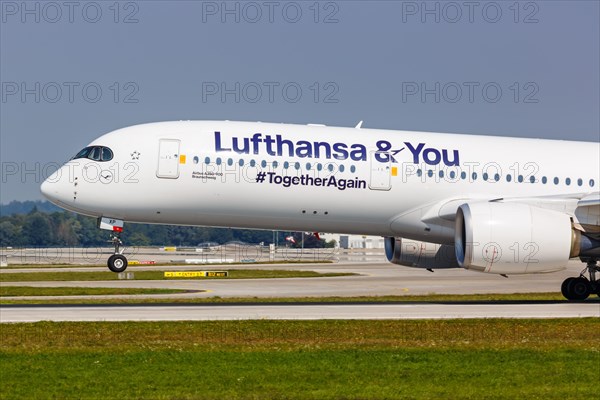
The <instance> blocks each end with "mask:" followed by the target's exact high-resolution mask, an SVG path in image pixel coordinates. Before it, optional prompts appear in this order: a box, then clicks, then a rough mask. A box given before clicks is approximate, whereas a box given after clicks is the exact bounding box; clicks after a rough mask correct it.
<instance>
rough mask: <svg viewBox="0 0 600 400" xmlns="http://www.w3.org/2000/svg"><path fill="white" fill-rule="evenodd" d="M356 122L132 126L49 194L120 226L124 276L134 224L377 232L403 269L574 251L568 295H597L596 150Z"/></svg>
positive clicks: (53, 183) (90, 150)
mask: <svg viewBox="0 0 600 400" xmlns="http://www.w3.org/2000/svg"><path fill="white" fill-rule="evenodd" d="M360 126H361V123H360V124H359V125H358V126H357V127H356V128H339V127H326V126H323V125H288V124H272V123H260V122H230V121H179V122H160V123H152V124H144V125H137V126H132V127H128V128H124V129H119V130H116V131H114V132H110V133H108V134H105V135H103V136H101V137H99V138H98V139H96V140H94V141H93V142H92V143H90V144H89V145H88V146H87V147H85V148H84V149H83V150H81V151H80V152H79V153H77V154H76V155H75V156H74V157H73V158H72V159H71V160H70V161H68V162H67V163H66V164H65V165H64V166H62V167H61V168H60V169H59V170H58V171H56V173H54V174H53V175H52V176H50V177H49V178H48V179H47V180H46V181H45V182H44V183H43V184H42V186H41V191H42V193H43V194H44V196H46V197H47V198H48V199H49V200H50V201H52V202H53V203H55V204H56V205H58V206H60V207H62V208H65V209H67V210H70V211H74V212H76V213H80V214H84V215H89V216H92V217H96V218H98V224H99V227H100V228H101V229H107V230H111V231H113V232H114V236H113V241H114V244H115V252H114V254H113V255H112V256H111V257H110V258H109V259H108V267H109V268H110V270H111V271H114V272H121V271H124V270H125V268H127V259H126V257H125V256H124V255H123V254H122V251H121V244H122V243H121V241H120V239H119V234H120V233H121V232H122V230H123V223H124V221H128V222H138V223H151V224H176V225H203V226H220V227H237V228H253V229H277V230H286V231H311V232H315V231H316V232H336V233H347V234H367V235H379V236H384V237H385V244H386V246H385V250H386V251H385V253H386V256H387V259H388V260H389V261H390V262H392V263H395V264H400V265H405V266H410V267H417V268H427V269H435V268H452V267H456V268H459V267H461V268H466V269H470V270H475V271H481V272H488V273H496V274H501V275H509V274H528V273H542V272H553V271H558V270H562V269H564V268H566V265H567V262H568V261H569V259H571V258H576V257H579V258H580V259H581V260H582V261H583V262H584V263H586V267H585V269H584V270H583V272H582V273H581V275H580V276H579V277H573V278H568V279H566V280H565V281H564V282H563V284H562V287H561V289H562V292H563V294H564V296H565V297H566V298H568V299H572V300H581V299H585V298H587V297H588V296H589V295H590V294H592V293H595V294H598V295H599V296H600V276H598V275H596V274H597V273H598V272H600V268H599V267H598V264H597V261H598V260H599V259H600V192H599V191H598V185H600V161H599V156H600V144H599V143H594V142H573V141H555V140H540V139H521V138H504V137H492V136H471V135H457V134H438V133H427V132H406V131H389V130H375V129H360ZM586 272H587V276H586V274H585V273H586Z"/></svg>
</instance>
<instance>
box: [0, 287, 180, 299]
mask: <svg viewBox="0 0 600 400" xmlns="http://www.w3.org/2000/svg"><path fill="white" fill-rule="evenodd" d="M186 292H187V291H186V290H178V289H142V288H84V287H35V286H0V297H6V296H99V295H136V294H179V293H186Z"/></svg>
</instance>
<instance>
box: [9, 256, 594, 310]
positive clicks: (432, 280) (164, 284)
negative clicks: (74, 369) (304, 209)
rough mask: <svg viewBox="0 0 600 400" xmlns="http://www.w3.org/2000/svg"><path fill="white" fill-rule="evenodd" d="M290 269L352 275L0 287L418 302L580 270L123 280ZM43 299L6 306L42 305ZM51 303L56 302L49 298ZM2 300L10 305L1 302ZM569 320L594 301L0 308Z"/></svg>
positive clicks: (525, 285) (553, 282)
mask: <svg viewBox="0 0 600 400" xmlns="http://www.w3.org/2000/svg"><path fill="white" fill-rule="evenodd" d="M248 268H250V269H257V268H263V269H294V270H312V271H317V272H352V273H356V274H359V275H356V276H346V277H329V278H292V279H222V280H198V279H194V280H156V281H152V280H150V281H143V280H117V281H91V282H73V281H66V282H65V281H54V282H3V283H2V286H33V287H61V286H62V287H65V286H69V287H123V288H170V289H183V290H187V291H189V292H187V293H182V294H176V295H173V294H171V295H144V296H139V295H135V296H134V295H132V296H114V295H113V296H61V297H59V298H60V299H62V300H65V299H67V300H68V299H91V298H94V299H97V298H113V299H114V298H115V297H118V298H140V297H149V298H159V299H160V298H162V299H165V303H168V302H169V300H168V299H172V298H176V297H177V298H206V297H213V296H220V297H244V298H248V297H250V298H252V297H260V298H273V297H296V298H303V297H332V296H343V297H355V296H384V295H419V294H474V293H528V292H557V291H559V290H560V284H561V282H562V281H563V280H564V279H565V278H566V277H569V276H577V275H578V274H579V272H580V271H581V269H582V268H583V265H582V264H581V263H579V262H572V263H570V265H569V268H568V269H567V270H565V271H562V272H558V273H552V274H541V275H520V276H511V277H509V278H503V277H501V276H498V275H489V274H482V273H477V272H471V271H466V270H462V269H455V270H437V271H436V272H434V273H431V272H428V271H424V270H420V269H412V268H406V267H400V266H396V265H393V264H389V263H387V262H372V261H371V262H368V263H360V262H340V263H333V264H276V265H272V264H271V265H268V264H267V265H255V264H253V265H227V266H212V267H210V268H209V267H207V266H190V265H185V266H169V267H164V266H158V267H157V266H132V267H130V268H129V269H128V272H134V273H135V271H136V270H137V271H140V270H189V269H197V270H202V269H229V270H232V269H248ZM40 270H42V269H39V268H27V269H20V270H17V269H5V270H2V271H1V273H18V272H29V271H40ZM50 270H59V271H67V270H71V271H79V270H84V271H91V270H105V269H104V268H93V267H83V268H81V267H73V268H56V269H47V268H44V269H43V271H50ZM48 298H49V297H47V296H30V297H18V298H17V297H15V298H13V299H38V300H40V299H41V300H44V299H48ZM55 298H56V297H55ZM3 299H5V300H8V299H11V298H9V297H3ZM563 317H564V318H575V317H600V301H599V300H598V298H597V297H596V296H595V295H592V296H591V299H590V300H588V301H586V302H585V303H567V302H522V303H510V302H504V303H491V302H490V303H481V302H479V303H478V302H471V303H468V302H465V303H451V302H445V303H443V302H442V303H440V302H438V303H403V304H345V305H333V304H318V305H313V304H310V305H307V304H291V305H290V304H286V305H273V304H271V305H269V304H260V305H256V304H255V305H248V304H243V305H242V304H237V305H202V306H199V305H193V304H187V305H176V304H171V305H151V304H148V305H136V306H85V305H82V306H58V305H52V306H43V305H40V306H33V305H31V306H1V307H0V322H34V321H41V320H52V321H125V320H136V321H150V320H165V321H172V320H224V319H228V320H244V319H448V318H563Z"/></svg>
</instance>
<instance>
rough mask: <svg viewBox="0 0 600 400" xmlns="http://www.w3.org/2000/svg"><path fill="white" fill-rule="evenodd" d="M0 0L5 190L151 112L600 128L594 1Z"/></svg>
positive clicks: (529, 133) (33, 183)
mask: <svg viewBox="0 0 600 400" xmlns="http://www.w3.org/2000/svg"><path fill="white" fill-rule="evenodd" d="M0 3H1V9H0V11H1V13H2V14H1V18H2V20H1V27H0V48H1V50H0V62H1V65H0V67H1V68H0V80H1V82H2V99H1V102H0V107H1V111H0V133H1V139H0V145H1V146H0V147H1V149H0V157H1V162H2V190H1V193H0V201H1V202H2V203H6V202H8V201H10V200H15V199H16V200H29V199H39V198H41V194H40V193H39V183H40V182H41V180H42V179H43V175H44V173H47V172H48V171H51V170H52V168H51V167H52V165H53V164H48V163H62V162H63V161H65V160H66V159H68V158H69V157H70V156H72V155H73V154H74V153H75V152H77V151H78V150H80V149H81V148H82V147H84V146H85V145H86V144H87V143H89V142H90V141H92V140H93V139H94V138H96V137H98V136H100V135H101V134H103V133H106V132H108V131H111V130H114V129H117V128H120V127H124V126H128V125H133V124H137V123H143V122H151V121H162V120H178V119H230V120H251V121H252V120H254V121H256V120H261V121H274V122H290V123H324V124H327V125H339V126H353V125H355V124H356V123H357V122H358V121H359V120H365V123H364V125H363V126H364V127H366V128H389V129H405V130H423V131H438V132H460V133H471V134H489V135H507V136H522V137H540V138H558V139H571V140H586V141H598V140H599V139H600V137H599V135H600V121H599V120H600V117H599V110H600V100H599V99H600V43H599V41H600V39H599V38H600V32H599V21H600V7H599V2H598V1H537V2H527V1H523V2H519V3H515V2H514V1H496V2H488V1H484V2H477V1H473V2H464V1H459V2H426V3H423V2H421V1H419V2H406V1H337V2H336V1H334V2H320V3H317V5H316V6H315V2H314V1H296V2H287V1H281V2H280V1H273V2H263V1H258V2H227V3H226V6H224V4H225V3H223V2H221V1H219V2H200V1H198V2H194V1H169V2H167V1H137V2H121V3H119V6H118V7H117V8H118V12H117V8H115V7H114V4H115V3H114V2H113V1H106V2H103V1H98V2H72V3H68V5H65V4H66V3H65V2H62V1H60V2H35V1H29V2H25V3H22V2H21V1H18V2H11V1H1V2H0ZM23 4H25V6H23ZM515 4H516V6H515ZM224 7H227V10H234V12H233V13H224V11H226V10H224ZM436 9H437V10H439V12H437V11H436ZM235 10H239V13H238V15H236V11H235ZM258 10H260V15H258V14H257V11H258ZM299 10H300V11H301V15H300V16H299V15H298V14H297V13H298V11H299ZM317 10H318V12H317ZM428 10H429V11H431V10H433V12H432V13H428ZM98 11H100V12H101V15H100V14H98ZM498 12H500V13H501V14H498ZM436 13H437V15H436ZM236 18H238V19H239V22H236ZM436 18H439V22H437V21H436ZM36 19H37V20H38V21H39V22H38V21H36ZM223 19H225V22H223ZM423 19H425V21H424V22H423ZM94 20H97V22H92V21H94ZM115 20H116V21H117V22H115ZM294 20H297V21H296V22H293V21H294ZM494 21H495V22H494ZM38 82H39V86H36V85H37V84H36V83H38ZM236 83H239V91H238V92H237V95H239V99H236V93H235V92H236V90H235V89H236ZM436 83H439V86H437V87H438V89H436ZM222 85H225V86H226V87H227V88H228V89H230V92H229V94H227V95H225V97H224V98H222V97H221V93H214V92H215V91H217V90H218V91H220V90H221V87H222ZM57 88H60V90H61V92H60V93H59V92H58V91H57ZM69 88H71V89H72V93H69V92H70V89H69ZM84 88H85V90H84ZM257 88H260V89H261V92H262V93H258V92H257ZM270 88H271V89H272V92H271V93H270V90H269V89H270ZM284 88H285V90H284ZM422 88H425V89H427V90H429V92H427V94H426V95H425V96H424V97H422V96H421V94H422V93H421V90H422ZM23 89H25V90H26V92H25V93H24V92H23ZM98 89H100V90H101V91H102V93H101V96H98V95H97V93H96V92H97V90H98ZM298 89H300V90H301V93H302V94H301V96H298V95H297V90H298ZM457 89H460V90H461V93H459V92H458V91H457ZM498 89H500V90H501V92H502V93H501V96H500V95H498V92H497V91H498ZM415 92H416V93H415ZM213 93H214V94H213ZM70 95H72V98H70ZM270 95H272V96H273V97H272V98H270ZM436 97H437V98H436ZM236 100H239V102H238V101H236ZM132 101H133V102H132ZM532 151H535V149H532ZM574 156H575V155H574ZM45 166H49V167H48V168H45ZM26 171H30V172H29V173H25V172H26Z"/></svg>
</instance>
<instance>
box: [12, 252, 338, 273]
mask: <svg viewBox="0 0 600 400" xmlns="http://www.w3.org/2000/svg"><path fill="white" fill-rule="evenodd" d="M106 258H108V255H107V257H106ZM332 263H333V261H332V260H275V261H269V260H257V261H255V262H241V261H240V262H222V263H214V262H211V263H205V264H202V263H199V264H182V263H180V262H158V263H155V264H130V265H129V266H130V269H135V268H138V267H161V266H163V267H164V266H177V265H178V266H181V265H184V266H186V267H191V266H207V267H209V266H213V265H215V266H220V265H225V266H227V265H254V264H257V265H258V264H260V265H278V264H332ZM93 267H95V268H100V267H101V268H107V266H106V263H104V264H60V263H57V264H10V265H8V266H7V267H2V269H24V268H40V269H44V268H93ZM128 272H131V271H128Z"/></svg>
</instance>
